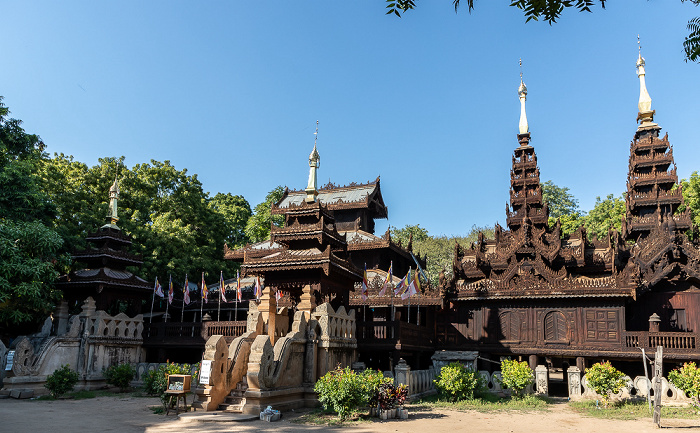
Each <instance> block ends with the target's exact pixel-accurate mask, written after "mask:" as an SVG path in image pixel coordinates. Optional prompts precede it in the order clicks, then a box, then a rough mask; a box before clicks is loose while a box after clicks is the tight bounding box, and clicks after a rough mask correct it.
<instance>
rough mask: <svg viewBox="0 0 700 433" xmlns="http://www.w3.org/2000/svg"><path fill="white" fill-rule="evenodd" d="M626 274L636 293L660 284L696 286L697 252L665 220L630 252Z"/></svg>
mask: <svg viewBox="0 0 700 433" xmlns="http://www.w3.org/2000/svg"><path fill="white" fill-rule="evenodd" d="M627 268H633V269H628V270H627V273H628V274H630V275H631V276H633V277H635V279H636V282H637V283H638V292H639V294H641V293H644V292H646V291H649V290H654V286H656V285H657V284H659V283H660V282H661V281H664V280H665V281H669V282H673V283H678V282H683V281H692V282H694V283H696V284H698V283H700V250H699V249H698V247H697V246H696V245H694V244H693V243H692V242H690V241H689V240H688V238H687V236H686V235H685V233H683V232H680V231H678V230H677V229H676V228H675V226H673V220H672V219H666V220H665V221H664V222H663V223H662V225H661V226H657V227H654V228H653V229H652V230H651V231H650V233H649V234H648V235H647V236H646V237H643V238H641V239H640V240H639V241H638V242H637V243H636V244H635V245H634V246H633V247H632V249H631V251H630V260H629V262H628V265H627Z"/></svg>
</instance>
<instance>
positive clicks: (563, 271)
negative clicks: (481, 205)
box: [436, 55, 700, 374]
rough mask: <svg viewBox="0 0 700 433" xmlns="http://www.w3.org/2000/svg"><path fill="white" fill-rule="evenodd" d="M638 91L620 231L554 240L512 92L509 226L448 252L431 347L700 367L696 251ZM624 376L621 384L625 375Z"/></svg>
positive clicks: (540, 359)
mask: <svg viewBox="0 0 700 433" xmlns="http://www.w3.org/2000/svg"><path fill="white" fill-rule="evenodd" d="M637 68H638V75H639V76H640V81H641V91H640V101H639V116H638V121H639V126H638V128H637V131H636V132H635V134H634V139H633V140H632V143H631V145H630V157H629V173H628V176H627V194H626V214H625V218H624V220H623V221H622V228H621V230H620V231H619V232H618V231H617V230H614V229H611V230H610V231H609V232H608V235H607V236H606V237H604V238H603V239H597V238H596V237H595V236H594V237H593V238H592V239H590V238H589V237H588V236H587V233H586V230H585V229H584V228H583V227H581V228H579V229H578V230H577V231H576V232H575V233H573V234H571V235H570V236H562V234H561V227H560V223H559V221H558V220H557V222H556V224H555V225H554V227H550V226H549V225H548V218H549V211H548V209H547V204H546V203H544V201H543V199H542V188H541V184H540V169H539V167H538V165H537V155H536V154H535V149H534V148H533V146H532V145H531V142H530V139H531V136H530V133H529V130H528V124H527V118H526V114H525V99H526V95H527V89H526V87H525V85H524V84H523V83H522V82H521V84H520V88H519V91H518V93H519V96H520V102H521V119H520V133H519V134H518V144H519V146H518V147H517V148H516V149H515V151H514V155H513V158H512V170H511V182H510V184H511V187H510V205H509V206H507V209H506V221H507V228H502V227H500V226H499V225H496V227H495V230H494V233H495V236H494V239H485V238H484V236H483V235H482V234H480V235H479V238H478V241H477V242H476V243H474V244H472V245H469V246H457V247H456V249H455V256H454V264H453V271H454V276H453V279H452V280H451V281H449V282H447V283H445V289H446V291H447V293H448V296H447V299H448V301H449V304H448V307H447V308H446V309H445V311H444V313H445V314H440V315H438V323H437V345H436V348H440V349H450V350H476V351H479V352H480V354H481V356H484V357H489V356H490V357H491V358H495V359H497V358H498V357H500V356H516V357H524V358H525V359H529V361H530V365H531V366H532V367H533V368H534V366H535V365H537V364H545V362H546V363H547V364H549V365H550V366H552V365H553V366H555V367H556V366H557V365H558V366H563V367H564V368H566V366H567V365H577V366H578V367H579V368H581V369H582V371H583V368H584V367H587V366H588V365H589V364H590V362H591V361H593V360H595V361H597V360H600V359H609V360H613V361H614V362H615V361H617V362H621V361H634V362H635V363H636V364H635V365H637V364H638V366H639V368H641V366H642V363H641V351H640V349H641V348H644V349H646V350H647V352H649V351H654V350H655V349H656V346H659V345H661V346H663V347H664V357H665V359H668V360H673V361H676V362H678V361H683V360H690V359H695V360H697V359H699V358H700V347H698V336H699V334H698V331H699V330H700V251H699V250H698V244H697V240H696V241H695V242H691V241H690V240H689V239H688V237H687V235H686V233H687V232H688V230H690V229H691V228H692V227H691V226H692V225H691V219H690V213H689V210H688V209H686V210H685V211H683V212H678V209H679V207H680V206H682V205H683V196H682V194H681V186H680V185H679V184H678V177H677V175H676V169H675V163H674V160H673V149H672V147H671V145H670V143H669V140H668V135H665V136H663V137H660V135H659V132H660V130H661V128H660V127H659V126H658V125H657V124H656V123H653V117H654V114H655V112H654V111H652V110H651V98H650V97H649V95H648V93H647V91H646V87H645V82H644V76H645V72H644V59H643V58H642V57H641V55H640V57H639V59H638V61H637ZM628 374H631V372H630V373H628Z"/></svg>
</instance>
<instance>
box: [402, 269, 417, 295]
mask: <svg viewBox="0 0 700 433" xmlns="http://www.w3.org/2000/svg"><path fill="white" fill-rule="evenodd" d="M408 273H409V275H410V273H411V270H410V269H409V271H408ZM409 279H410V282H409V283H408V287H407V288H406V291H405V292H403V294H402V295H401V299H402V300H406V299H407V298H410V297H411V296H413V295H415V294H416V293H418V287H420V283H419V282H417V281H416V280H417V279H418V271H416V272H414V273H413V278H411V277H410V276H409ZM416 284H418V286H416Z"/></svg>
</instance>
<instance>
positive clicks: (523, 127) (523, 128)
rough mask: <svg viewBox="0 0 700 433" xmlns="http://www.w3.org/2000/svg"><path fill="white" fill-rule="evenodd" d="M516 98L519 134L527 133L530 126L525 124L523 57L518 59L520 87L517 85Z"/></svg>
mask: <svg viewBox="0 0 700 433" xmlns="http://www.w3.org/2000/svg"><path fill="white" fill-rule="evenodd" d="M518 98H520V123H518V128H519V130H520V134H527V133H528V132H530V127H529V126H528V124H527V113H525V101H526V100H527V86H525V83H523V59H520V87H518Z"/></svg>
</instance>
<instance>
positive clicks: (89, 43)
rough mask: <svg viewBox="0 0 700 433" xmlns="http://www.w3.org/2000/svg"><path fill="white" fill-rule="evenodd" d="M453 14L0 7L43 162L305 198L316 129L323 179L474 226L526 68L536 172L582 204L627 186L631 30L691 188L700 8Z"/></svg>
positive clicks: (430, 8)
mask: <svg viewBox="0 0 700 433" xmlns="http://www.w3.org/2000/svg"><path fill="white" fill-rule="evenodd" d="M451 3H452V2H451V1H448V0H442V1H430V2H428V1H419V2H418V9H417V10H415V11H413V12H410V13H408V14H406V15H405V16H404V17H403V18H401V19H398V18H394V17H390V16H385V15H384V5H385V4H384V2H383V1H382V0H372V1H369V0H366V1H362V2H340V1H336V2H329V1H272V2H257V1H209V2H193V1H190V2H184V1H168V2H166V1H148V2H135V1H129V0H126V1H119V2H94V1H84V2H78V1H65V2H54V1H5V2H3V3H0V28H2V35H3V44H2V48H0V53H1V55H0V59H2V66H1V67H0V95H2V96H4V97H5V100H4V103H5V105H7V106H9V107H10V110H11V111H12V116H13V117H16V118H19V119H22V120H23V121H24V126H25V128H26V129H27V130H28V131H29V132H32V133H36V134H39V135H40V136H41V137H42V138H43V140H44V141H45V142H46V144H47V145H48V151H49V152H51V153H54V152H62V153H65V154H70V155H74V156H75V158H76V159H77V160H79V161H83V162H85V163H88V164H90V165H93V164H95V163H97V158H98V157H103V156H120V155H124V156H126V163H127V165H129V166H133V165H135V164H137V163H141V162H148V161H150V160H151V159H155V160H161V161H162V160H170V161H171V163H172V164H174V165H175V166H176V167H177V168H187V169H188V171H189V173H196V174H197V175H198V177H199V179H200V180H201V181H202V183H203V185H204V188H205V190H207V191H209V192H210V193H212V194H214V193H216V192H231V193H233V194H241V195H243V196H244V197H245V198H246V199H247V200H248V201H249V202H250V203H251V206H254V205H255V204H257V203H258V202H260V201H262V200H263V198H264V196H265V194H266V193H267V192H268V191H269V190H271V189H272V188H274V187H275V186H276V185H287V186H289V187H290V188H296V189H300V188H304V187H305V186H306V180H307V176H308V162H307V159H308V155H309V152H310V151H311V148H312V147H313V139H314V136H313V132H314V128H315V123H316V120H319V121H320V125H319V136H318V148H319V152H320V154H321V168H320V171H319V179H320V183H322V184H325V183H326V182H327V181H328V180H329V179H330V180H332V181H333V182H334V183H336V184H345V183H349V182H353V181H356V182H365V181H368V180H373V179H375V178H376V177H377V176H381V180H382V192H383V195H384V199H385V202H386V204H387V206H388V207H389V220H388V224H391V225H392V226H398V227H402V226H404V225H406V224H416V223H420V224H421V226H423V227H426V228H427V229H428V230H429V231H430V232H431V233H432V234H448V235H449V234H462V233H466V232H468V231H469V229H470V228H471V227H472V225H474V224H476V225H479V226H491V225H493V224H494V223H495V222H496V221H499V222H500V223H501V224H503V223H504V221H505V213H504V211H505V202H506V201H507V200H508V188H509V170H510V164H511V155H512V151H513V149H514V148H515V147H517V141H516V134H517V132H518V117H519V102H518V98H517V87H518V85H519V68H518V59H519V58H520V57H522V58H523V74H524V81H525V83H526V84H527V86H528V90H529V94H528V103H527V111H528V119H529V123H530V131H531V133H532V145H533V146H534V147H535V149H536V150H537V154H538V160H539V166H540V171H541V177H542V180H543V181H544V180H553V181H554V182H555V183H556V184H558V185H560V186H566V187H569V188H570V189H571V192H572V193H573V194H574V195H575V196H576V197H577V198H578V199H579V201H580V205H581V208H582V209H584V210H589V209H591V208H592V207H593V204H594V202H595V198H596V196H606V195H607V194H610V193H614V194H616V195H619V194H620V193H622V192H623V191H624V190H625V181H626V175H627V162H628V157H629V143H630V140H631V139H632V137H633V135H634V131H635V128H636V123H635V118H636V115H637V100H638V97H639V82H638V79H637V76H636V74H635V61H636V57H637V34H638V33H639V34H641V38H642V55H643V56H644V57H645V58H646V61H647V86H648V89H649V93H650V94H651V97H652V99H653V103H652V108H653V109H655V110H656V112H657V115H656V121H657V122H658V123H659V125H660V126H661V127H662V128H663V131H662V133H663V132H668V133H669V138H670V140H671V143H672V144H673V145H674V154H675V157H676V163H677V165H678V173H679V176H680V177H688V176H689V175H690V173H691V172H692V171H695V170H700V147H699V146H698V131H697V130H698V125H699V124H700V104H698V102H699V101H700V86H698V82H699V81H698V75H699V74H700V65H697V64H693V63H685V62H684V61H683V53H682V41H683V37H684V36H685V35H686V33H687V31H686V29H685V26H686V23H687V21H688V20H689V19H690V18H692V17H694V16H697V15H700V8H696V7H694V6H693V5H692V4H688V3H681V2H680V0H672V1H670V0H667V1H661V0H651V1H645V0H614V1H609V2H607V9H605V10H601V9H600V7H599V6H596V7H595V8H594V12H593V13H592V14H587V13H577V12H575V11H573V10H572V11H567V12H565V14H564V16H563V17H562V19H561V20H560V22H559V23H557V24H555V25H553V26H550V25H548V24H546V23H538V22H530V23H525V19H524V18H523V15H522V12H521V11H519V10H518V9H515V8H512V7H508V6H507V5H508V3H510V2H509V1H507V0H502V1H493V0H491V1H477V2H476V10H475V11H474V12H473V13H472V14H469V13H468V12H467V10H466V8H463V9H462V10H460V12H459V13H457V14H455V13H454V10H453V9H452V6H451ZM386 225H387V221H384V222H383V223H381V222H380V224H378V226H377V229H378V231H380V232H383V231H384V230H385V229H386Z"/></svg>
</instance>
